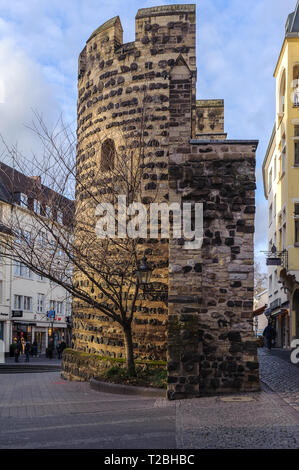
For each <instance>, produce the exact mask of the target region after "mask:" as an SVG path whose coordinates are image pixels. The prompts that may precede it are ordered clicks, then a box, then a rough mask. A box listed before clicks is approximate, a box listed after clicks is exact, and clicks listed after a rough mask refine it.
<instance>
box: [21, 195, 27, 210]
mask: <svg viewBox="0 0 299 470" xmlns="http://www.w3.org/2000/svg"><path fill="white" fill-rule="evenodd" d="M20 206H21V207H24V208H25V209H27V207H28V198H27V195H26V194H23V193H21V194H20Z"/></svg>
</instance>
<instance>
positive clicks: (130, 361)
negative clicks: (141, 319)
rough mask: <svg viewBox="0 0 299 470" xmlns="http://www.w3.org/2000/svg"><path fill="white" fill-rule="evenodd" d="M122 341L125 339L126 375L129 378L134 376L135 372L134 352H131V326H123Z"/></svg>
mask: <svg viewBox="0 0 299 470" xmlns="http://www.w3.org/2000/svg"><path fill="white" fill-rule="evenodd" d="M124 339H125V349H126V364H127V369H128V374H129V375H130V376H135V375H136V370H135V362H134V350H133V339H132V328H131V325H128V326H124Z"/></svg>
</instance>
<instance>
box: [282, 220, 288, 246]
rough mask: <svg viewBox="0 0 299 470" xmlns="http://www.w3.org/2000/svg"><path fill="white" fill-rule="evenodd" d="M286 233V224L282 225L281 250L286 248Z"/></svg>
mask: <svg viewBox="0 0 299 470" xmlns="http://www.w3.org/2000/svg"><path fill="white" fill-rule="evenodd" d="M286 233H287V226H286V224H284V225H283V227H282V250H285V248H286Z"/></svg>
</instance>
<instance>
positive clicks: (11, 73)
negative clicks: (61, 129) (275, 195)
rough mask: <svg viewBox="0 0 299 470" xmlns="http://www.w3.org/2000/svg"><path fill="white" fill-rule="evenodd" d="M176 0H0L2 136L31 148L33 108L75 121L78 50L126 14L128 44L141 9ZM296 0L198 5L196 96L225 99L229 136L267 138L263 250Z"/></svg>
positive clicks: (263, 144)
mask: <svg viewBox="0 0 299 470" xmlns="http://www.w3.org/2000/svg"><path fill="white" fill-rule="evenodd" d="M185 1H186V3H195V2H194V0H185ZM173 3H174V4H178V3H182V1H181V0H164V1H161V0H145V1H143V2H142V5H141V3H140V1H139V2H138V1H131V2H123V1H121V0H84V1H82V0H51V2H49V1H46V0H27V1H26V2H24V0H13V1H11V2H8V1H7V0H0V11H1V16H2V18H0V38H1V37H2V39H0V67H1V77H2V78H3V79H4V81H5V90H4V92H5V103H4V104H0V119H1V133H4V134H6V137H7V138H8V139H9V140H10V141H12V142H15V141H19V143H20V146H22V147H24V145H25V147H27V148H29V147H30V146H31V145H32V142H31V140H30V139H31V136H30V134H28V132H27V131H25V129H24V127H23V123H24V122H28V121H30V119H31V115H30V112H31V108H35V109H38V110H39V111H43V112H44V114H45V115H47V116H48V115H49V116H50V117H51V118H52V116H53V115H55V114H56V115H57V114H59V113H60V111H63V113H64V115H65V118H66V120H67V121H73V122H74V123H75V119H76V100H77V91H76V87H77V61H78V55H79V53H80V51H81V50H82V49H83V47H84V45H85V42H86V39H87V38H88V37H89V36H90V34H91V33H92V31H93V30H94V29H96V28H97V27H98V26H99V25H100V24H102V23H104V22H105V21H106V20H107V19H109V18H111V17H113V16H115V15H119V16H120V18H121V21H122V25H123V28H124V41H125V42H127V41H132V40H134V35H135V32H134V29H135V15H136V12H137V10H138V8H140V7H142V8H146V7H151V6H156V5H163V4H173ZM295 5H296V1H295V0H284V1H283V2H282V1H281V0H258V1H256V0H246V2H244V0H201V1H200V2H198V6H197V65H198V83H197V95H198V97H201V98H224V99H225V107H226V109H225V128H226V131H227V132H228V136H229V138H240V139H242V138H245V139H247V138H252V139H259V140H260V145H259V148H258V152H257V176H258V191H257V202H258V207H257V213H258V215H257V219H256V221H257V225H256V229H257V233H256V242H257V247H259V246H262V244H263V240H264V239H265V238H266V225H265V222H264V221H265V220H266V218H267V214H265V211H266V201H265V199H264V195H263V188H262V179H261V164H262V160H263V157H264V153H265V150H266V148H267V144H268V140H269V138H270V135H271V131H272V127H273V122H274V115H275V108H274V106H275V103H274V92H275V81H274V78H273V71H274V67H275V64H276V61H277V58H278V55H279V52H280V48H281V45H282V41H283V37H284V25H285V22H286V19H287V15H288V14H289V13H290V12H291V11H293V10H294V7H295ZM2 88H3V86H2ZM0 93H1V89H0ZM2 94H3V93H2ZM0 98H1V96H0ZM257 249H259V248H257Z"/></svg>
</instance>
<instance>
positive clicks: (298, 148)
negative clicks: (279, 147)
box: [294, 142, 299, 166]
mask: <svg viewBox="0 0 299 470" xmlns="http://www.w3.org/2000/svg"><path fill="white" fill-rule="evenodd" d="M294 163H295V165H296V166H299V142H295V161H294Z"/></svg>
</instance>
